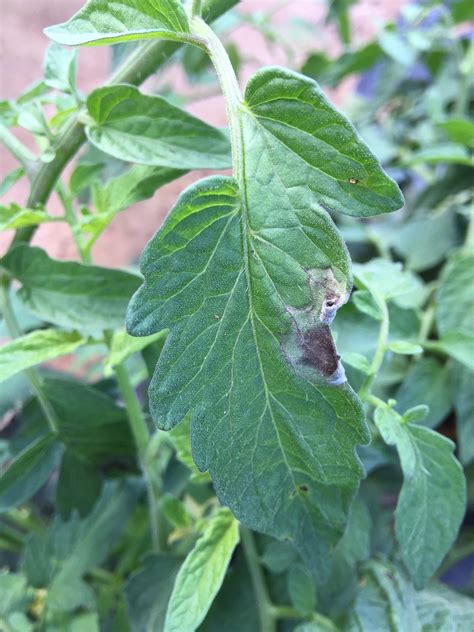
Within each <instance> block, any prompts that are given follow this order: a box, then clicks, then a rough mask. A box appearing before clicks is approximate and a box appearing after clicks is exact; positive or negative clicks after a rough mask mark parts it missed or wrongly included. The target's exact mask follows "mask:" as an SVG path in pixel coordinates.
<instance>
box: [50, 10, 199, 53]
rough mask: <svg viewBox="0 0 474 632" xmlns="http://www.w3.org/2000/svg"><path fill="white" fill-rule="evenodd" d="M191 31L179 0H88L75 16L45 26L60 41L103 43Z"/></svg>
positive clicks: (60, 42) (69, 42) (166, 37)
mask: <svg viewBox="0 0 474 632" xmlns="http://www.w3.org/2000/svg"><path fill="white" fill-rule="evenodd" d="M188 31H189V26H188V20H187V17H186V13H185V11H184V8H183V6H182V4H181V2H179V0H145V1H143V0H116V1H114V2H107V1H106V0H89V2H87V4H86V5H85V6H84V7H83V8H82V9H81V10H80V11H78V12H77V13H76V14H75V15H73V17H72V18H71V19H70V20H68V21H67V22H64V23H63V24H57V25H55V26H50V27H48V28H47V29H45V33H46V35H47V36H48V37H50V38H51V39H52V40H54V41H55V42H57V43H58V44H64V45H67V46H81V45H88V46H100V45H102V44H117V43H119V42H128V41H130V40H137V39H150V38H164V39H179V38H178V37H177V34H178V33H187V32H188Z"/></svg>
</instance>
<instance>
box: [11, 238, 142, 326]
mask: <svg viewBox="0 0 474 632" xmlns="http://www.w3.org/2000/svg"><path fill="white" fill-rule="evenodd" d="M0 266H2V267H3V268H5V269H6V270H7V271H8V272H9V273H10V274H11V275H12V276H13V277H14V278H15V279H17V280H18V281H20V283H21V284H22V286H23V287H22V288H21V290H20V291H19V292H18V296H19V298H20V299H21V301H22V302H23V303H24V305H25V306H26V307H27V308H28V309H29V310H30V311H32V312H33V313H34V314H36V315H37V316H39V317H40V318H42V319H44V320H46V321H49V322H52V323H55V324H57V325H60V326H62V327H74V328H76V329H80V330H84V331H92V332H96V331H101V330H103V329H110V328H113V327H120V326H121V325H123V323H124V320H125V312H126V309H127V303H128V301H129V299H130V296H131V295H132V294H133V292H134V291H135V290H136V289H137V287H138V286H139V284H140V278H139V277H137V276H135V275H133V274H130V273H128V272H123V271H121V270H111V269H109V268H102V267H99V266H92V265H83V264H81V263H76V262H75V261H57V260H55V259H51V258H50V257H49V256H48V255H47V254H46V252H44V250H41V248H34V247H30V246H26V245H20V246H17V247H16V248H14V249H13V250H11V251H10V252H9V253H8V254H7V255H5V257H3V258H2V259H0Z"/></svg>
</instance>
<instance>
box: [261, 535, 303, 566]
mask: <svg viewBox="0 0 474 632" xmlns="http://www.w3.org/2000/svg"><path fill="white" fill-rule="evenodd" d="M296 558H297V553H296V550H295V548H294V546H292V545H291V544H290V543H289V542H279V541H278V540H276V541H274V542H270V544H269V545H268V546H267V547H266V549H265V551H264V552H263V555H262V558H261V559H262V564H264V565H265V567H266V568H268V570H269V571H271V572H272V573H283V571H286V570H288V568H289V567H290V566H291V565H292V564H293V562H294V561H295V560H296Z"/></svg>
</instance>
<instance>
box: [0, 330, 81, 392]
mask: <svg viewBox="0 0 474 632" xmlns="http://www.w3.org/2000/svg"><path fill="white" fill-rule="evenodd" d="M86 342H87V341H86V340H85V339H84V338H83V337H82V336H81V335H80V334H78V333H77V332H76V331H71V332H68V331H59V330H57V329H40V330H37V331H32V332H31V333H29V334H26V336H21V338H16V340H12V341H11V342H8V343H7V344H5V345H3V346H2V347H0V382H3V381H4V380H6V379H7V378H9V377H11V376H12V375H15V374H16V373H19V371H23V370H24V369H28V368H30V367H32V366H35V365H36V364H41V363H42V362H47V361H48V360H53V359H54V358H57V357H59V356H62V355H67V354H69V353H72V352H73V351H75V350H76V349H77V348H78V347H80V346H82V345H83V344H86Z"/></svg>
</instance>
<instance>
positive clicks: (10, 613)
mask: <svg viewBox="0 0 474 632" xmlns="http://www.w3.org/2000/svg"><path fill="white" fill-rule="evenodd" d="M32 600H33V591H32V590H31V589H29V588H28V587H27V584H26V579H25V578H24V577H23V575H20V574H14V573H9V572H7V571H3V570H2V572H0V626H1V629H2V630H5V631H6V632H33V624H32V623H31V621H30V620H29V619H28V617H27V616H26V614H25V612H26V611H27V610H28V608H29V606H30V605H31V602H32Z"/></svg>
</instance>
